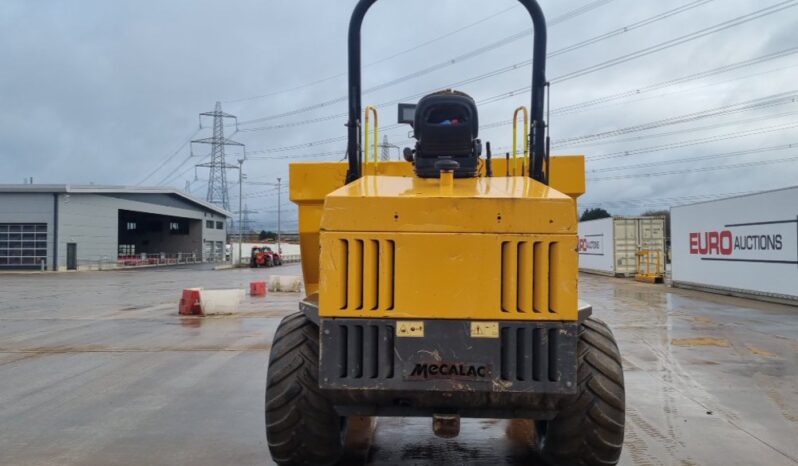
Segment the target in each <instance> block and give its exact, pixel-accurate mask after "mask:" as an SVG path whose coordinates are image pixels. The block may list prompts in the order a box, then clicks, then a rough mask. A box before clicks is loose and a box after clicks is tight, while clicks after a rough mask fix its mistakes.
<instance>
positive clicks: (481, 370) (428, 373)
mask: <svg viewBox="0 0 798 466" xmlns="http://www.w3.org/2000/svg"><path fill="white" fill-rule="evenodd" d="M490 377H491V370H490V366H489V365H487V364H479V363H465V362H444V361H434V362H417V363H415V365H414V366H413V370H412V371H411V372H410V374H409V375H408V376H407V378H408V379H410V380H429V379H460V380H485V379H490Z"/></svg>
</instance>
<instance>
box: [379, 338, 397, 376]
mask: <svg viewBox="0 0 798 466" xmlns="http://www.w3.org/2000/svg"><path fill="white" fill-rule="evenodd" d="M382 331H383V338H382V339H381V340H380V342H381V343H382V344H383V351H381V352H380V354H381V355H382V359H381V360H382V362H381V364H380V365H381V366H382V368H383V372H382V376H383V377H384V378H386V379H392V378H393V355H394V342H393V336H394V327H393V325H385V326H383V327H382Z"/></svg>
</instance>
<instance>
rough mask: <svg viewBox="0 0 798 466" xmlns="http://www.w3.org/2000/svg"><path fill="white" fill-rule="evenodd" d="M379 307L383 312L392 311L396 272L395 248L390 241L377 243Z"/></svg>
mask: <svg viewBox="0 0 798 466" xmlns="http://www.w3.org/2000/svg"><path fill="white" fill-rule="evenodd" d="M379 248H380V260H379V267H380V269H379V277H380V279H379V306H380V307H381V308H382V309H385V310H388V311H389V310H391V309H393V299H394V287H395V286H396V285H395V283H396V282H395V281H394V273H395V271H396V263H395V259H396V257H395V254H396V247H395V244H394V242H393V241H392V240H385V241H380V242H379Z"/></svg>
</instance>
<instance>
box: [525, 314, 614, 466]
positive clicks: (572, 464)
mask: <svg viewBox="0 0 798 466" xmlns="http://www.w3.org/2000/svg"><path fill="white" fill-rule="evenodd" d="M577 357H578V359H579V366H578V376H577V377H578V383H579V390H578V393H577V395H575V396H574V397H573V398H568V399H566V400H564V402H563V403H562V404H561V407H560V412H559V413H558V415H557V417H556V418H554V419H552V420H550V421H541V422H538V423H537V429H538V443H539V446H540V450H541V453H542V455H543V457H544V458H546V459H547V460H548V461H549V462H551V463H552V464H555V465H568V466H594V465H614V464H617V463H618V459H619V457H620V455H621V449H622V448H623V434H624V420H625V404H626V402H625V395H624V382H623V366H622V364H621V355H620V352H619V351H618V345H617V343H616V342H615V337H614V336H613V334H612V331H611V330H610V328H609V327H608V326H607V324H605V323H604V322H602V321H601V320H598V319H594V318H592V317H590V318H588V319H586V320H585V321H584V322H582V324H581V325H580V329H579V343H578V346H577Z"/></svg>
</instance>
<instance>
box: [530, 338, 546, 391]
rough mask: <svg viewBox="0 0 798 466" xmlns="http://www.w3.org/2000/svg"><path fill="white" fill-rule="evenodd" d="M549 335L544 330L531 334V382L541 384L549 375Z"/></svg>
mask: <svg viewBox="0 0 798 466" xmlns="http://www.w3.org/2000/svg"><path fill="white" fill-rule="evenodd" d="M548 337H549V335H548V332H546V329H544V328H536V329H534V330H533V332H532V355H533V356H532V357H533V359H532V380H534V381H535V382H542V381H544V380H546V378H547V377H548V373H549V354H548V353H549V338H548Z"/></svg>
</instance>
